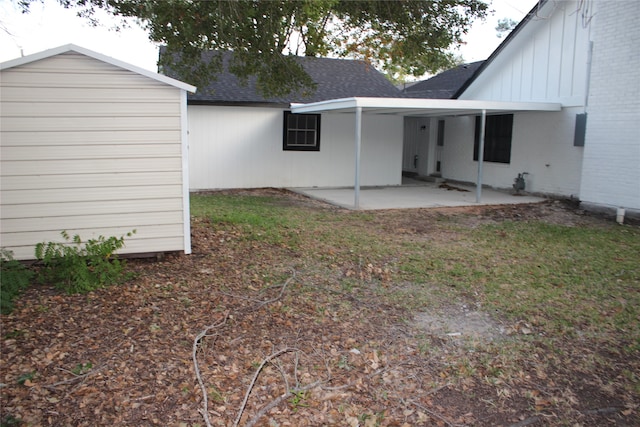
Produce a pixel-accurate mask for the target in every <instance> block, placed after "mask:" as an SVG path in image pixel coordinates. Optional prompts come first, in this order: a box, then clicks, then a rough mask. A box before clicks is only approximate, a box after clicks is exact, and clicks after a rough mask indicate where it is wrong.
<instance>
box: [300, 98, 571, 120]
mask: <svg viewBox="0 0 640 427" xmlns="http://www.w3.org/2000/svg"><path fill="white" fill-rule="evenodd" d="M358 108H361V109H362V111H364V112H366V113H370V114H385V115H398V116H422V117H445V116H465V115H476V114H480V113H481V112H482V111H485V112H487V113H490V114H491V113H514V112H523V111H528V112H533V111H560V110H561V109H562V105H561V104H559V103H555V102H503V101H479V100H458V99H416V98H342V99H336V100H330V101H321V102H314V103H310V104H291V111H292V112H293V113H300V114H305V113H331V112H334V113H353V112H355V111H356V110H357V109H358Z"/></svg>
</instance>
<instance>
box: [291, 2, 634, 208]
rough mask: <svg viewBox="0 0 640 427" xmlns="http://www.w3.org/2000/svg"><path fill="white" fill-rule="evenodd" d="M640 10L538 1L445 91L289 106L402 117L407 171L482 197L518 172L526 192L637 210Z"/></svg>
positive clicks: (626, 5)
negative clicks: (447, 94) (440, 95)
mask: <svg viewBox="0 0 640 427" xmlns="http://www.w3.org/2000/svg"><path fill="white" fill-rule="evenodd" d="M637 16H640V2H607V1H604V0H596V1H591V2H584V1H580V0H563V1H547V0H540V1H539V2H538V4H537V5H536V6H535V7H534V8H533V9H532V10H531V11H530V12H529V14H528V15H527V16H526V17H525V18H524V19H523V21H522V22H521V23H520V24H519V25H518V26H517V27H516V28H515V29H514V30H513V31H512V32H511V34H510V35H509V36H508V37H507V38H506V39H505V40H504V41H503V43H502V44H501V45H500V46H499V47H498V48H497V49H496V51H494V52H493V54H492V55H491V56H490V57H489V58H488V59H487V60H486V61H484V62H483V63H482V64H481V65H479V67H478V68H477V69H476V70H475V71H474V73H473V74H472V75H471V77H470V78H469V79H468V80H467V81H466V82H465V83H464V84H463V85H462V86H461V87H460V88H459V89H458V91H457V92H456V93H455V94H454V96H453V99H442V100H437V99H406V100H405V101H404V102H403V101H402V100H400V99H396V100H384V99H374V98H357V97H354V98H350V99H340V100H334V101H328V102H321V103H320V102H317V103H308V104H305V105H296V106H292V111H293V112H294V113H306V114H310V113H316V114H318V113H320V114H323V115H324V114H339V113H351V112H354V111H355V112H357V113H358V114H359V115H361V116H362V117H361V119H362V120H363V122H366V121H367V120H370V117H371V116H375V117H378V118H382V117H385V118H387V117H390V116H394V115H395V116H403V117H405V119H404V120H405V129H404V144H403V151H404V154H403V169H404V170H405V171H410V172H413V173H417V174H419V175H433V174H436V175H440V176H442V177H443V178H446V179H450V180H456V181H463V182H476V185H477V188H478V190H477V191H478V196H480V192H481V188H482V186H483V185H488V186H491V187H495V188H504V189H510V188H511V186H512V184H513V183H514V180H515V179H516V178H518V177H524V181H525V185H526V190H527V191H529V192H533V193H539V194H546V195H554V196H560V197H571V198H574V199H576V200H580V201H581V203H582V205H583V206H584V207H586V208H589V209H602V210H607V211H612V210H614V209H618V208H624V209H625V210H626V212H627V213H629V214H634V215H638V214H640V137H638V135H640V96H639V95H640V79H638V75H637V70H638V69H639V66H640V51H639V50H638V47H637V46H638V45H639V44H640V29H638V27H637V25H636V24H635V22H634V18H635V17H637ZM431 90H432V89H431ZM366 128H367V125H366V124H363V125H362V129H363V132H365V131H366ZM483 129H484V132H483V131H482V130H483ZM367 142H368V141H367V140H366V137H365V136H363V137H362V138H360V141H359V142H357V143H356V145H360V144H361V145H362V147H366V145H367ZM365 161H366V160H364V159H363V162H365ZM355 182H356V186H357V183H358V178H357V177H356V179H355ZM356 193H357V192H356ZM478 199H480V197H478Z"/></svg>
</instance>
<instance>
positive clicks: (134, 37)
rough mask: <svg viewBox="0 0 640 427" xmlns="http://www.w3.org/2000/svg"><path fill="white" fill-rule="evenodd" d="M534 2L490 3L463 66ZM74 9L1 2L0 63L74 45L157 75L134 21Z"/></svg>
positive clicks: (50, 2) (50, 0)
mask: <svg viewBox="0 0 640 427" xmlns="http://www.w3.org/2000/svg"><path fill="white" fill-rule="evenodd" d="M536 2H537V0H493V1H492V2H491V6H490V9H491V10H494V11H495V12H494V13H493V14H490V16H489V17H488V18H487V19H486V20H485V21H478V22H476V23H475V24H474V26H473V27H472V28H471V30H470V31H469V33H468V34H467V35H466V37H465V41H466V44H465V45H464V46H462V47H461V48H460V50H459V51H456V53H458V54H460V55H462V57H463V58H464V60H465V62H474V61H479V60H483V59H486V58H487V57H488V56H489V55H490V54H491V52H493V50H494V49H495V48H496V47H497V46H498V45H499V44H500V42H501V41H502V40H503V39H499V38H498V37H497V36H496V31H495V27H496V25H497V21H498V19H502V18H510V19H512V20H514V21H516V22H519V21H520V20H521V19H522V18H523V17H524V16H525V15H526V14H527V12H528V11H529V10H531V8H532V7H533V6H534V5H535V4H536ZM75 13H76V12H75V11H73V10H68V9H64V8H63V7H62V6H60V5H59V3H58V2H57V1H56V0H44V1H43V2H42V3H40V2H34V3H33V4H32V6H31V11H30V12H29V13H27V14H23V13H22V12H21V9H20V7H19V6H18V5H17V0H0V62H4V61H8V60H11V59H15V58H18V57H20V56H22V55H24V56H26V55H30V54H34V53H38V52H41V51H44V50H47V49H51V48H55V47H58V46H62V45H66V44H69V43H73V44H75V45H78V46H81V47H84V48H87V49H90V50H93V51H95V52H98V53H101V54H103V55H107V56H110V57H113V58H116V59H119V60H121V61H124V62H128V63H130V64H132V65H136V66H138V67H141V68H144V69H147V70H149V71H156V70H157V67H156V61H157V59H158V47H157V45H155V44H154V43H152V42H151V41H149V38H148V36H147V33H146V32H145V31H144V30H142V29H141V28H140V27H139V26H137V25H136V24H135V23H132V25H131V27H130V28H127V29H124V30H121V31H120V32H117V31H114V30H112V29H111V27H112V26H113V24H114V23H115V21H114V20H113V19H112V18H110V17H109V16H108V15H106V14H102V15H98V18H99V20H100V22H101V24H102V25H101V26H99V27H92V26H91V25H89V24H88V23H87V21H86V20H85V19H83V18H79V17H77V16H76V15H75Z"/></svg>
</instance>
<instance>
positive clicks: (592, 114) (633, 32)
mask: <svg viewBox="0 0 640 427" xmlns="http://www.w3.org/2000/svg"><path fill="white" fill-rule="evenodd" d="M595 4H596V7H597V8H596V10H595V15H594V17H593V20H592V21H591V23H590V25H592V33H591V34H592V36H591V37H592V41H593V56H592V65H591V78H590V88H589V98H588V106H587V113H588V119H587V133H586V140H585V147H584V159H583V169H582V180H581V188H580V200H581V201H582V202H584V203H585V204H586V205H596V206H601V207H611V208H613V207H625V208H627V209H631V210H640V26H639V25H638V22H637V20H638V17H640V1H612V0H600V1H597V2H595Z"/></svg>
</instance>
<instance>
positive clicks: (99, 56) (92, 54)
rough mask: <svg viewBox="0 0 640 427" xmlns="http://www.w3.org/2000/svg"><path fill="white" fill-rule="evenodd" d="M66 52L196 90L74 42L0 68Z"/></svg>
mask: <svg viewBox="0 0 640 427" xmlns="http://www.w3.org/2000/svg"><path fill="white" fill-rule="evenodd" d="M67 52H77V53H79V54H82V55H85V56H89V57H91V58H94V59H97V60H98V61H102V62H106V63H107V64H111V65H114V66H116V67H119V68H124V69H125V70H129V71H132V72H134V73H137V74H141V75H143V76H145V77H149V78H150V79H154V80H157V81H160V82H162V83H165V84H168V85H170V86H174V87H177V88H179V89H182V90H186V91H187V92H191V93H195V92H196V87H195V86H192V85H190V84H187V83H184V82H181V81H180V80H176V79H172V78H171V77H167V76H165V75H163V74H158V73H154V72H153V71H149V70H145V69H144V68H140V67H137V66H135V65H132V64H129V63H127V62H124V61H120V60H119V59H115V58H112V57H110V56H106V55H103V54H101V53H98V52H94V51H92V50H89V49H85V48H83V47H80V46H76V45H74V44H67V45H64V46H59V47H55V48H53V49H48V50H45V51H42V52H38V53H34V54H33V55H27V56H23V57H21V58H16V59H12V60H10V61H6V62H2V63H0V70H7V69H9V68H13V67H18V66H20V65H24V64H28V63H30V62H35V61H39V60H41V59H46V58H50V57H52V56H56V55H60V54H63V53H67Z"/></svg>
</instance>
